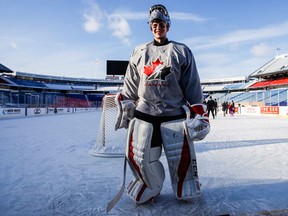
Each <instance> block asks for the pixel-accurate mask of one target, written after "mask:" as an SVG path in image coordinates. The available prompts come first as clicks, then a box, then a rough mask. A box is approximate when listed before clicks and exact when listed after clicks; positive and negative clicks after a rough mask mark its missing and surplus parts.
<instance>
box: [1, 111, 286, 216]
mask: <svg viewBox="0 0 288 216" xmlns="http://www.w3.org/2000/svg"><path fill="white" fill-rule="evenodd" d="M100 115H101V111H100V110H99V111H96V112H89V113H81V114H66V115H54V116H42V117H30V118H17V119H2V120H0V194H1V196H0V215H3V216H12V215H13V216H15V215H19V216H20V215H21V216H26V215H35V216H36V215H37V216H41V215H45V216H46V215H47V216H50V215H69V216H71V215H77V216H78V215H106V205H107V203H108V202H109V201H110V200H111V199H112V198H113V197H114V195H115V194H116V193H117V192H118V191H119V189H120V187H121V184H122V179H123V158H101V157H95V156H92V155H91V154H90V153H89V151H90V150H91V149H92V148H93V146H94V145H95V142H96V136H97V131H98V129H99V121H100ZM287 131H288V118H287V117H286V118H285V117H270V116H269V117H268V116H242V115H235V116H234V117H230V116H226V117H225V118H224V117H223V116H222V115H221V114H218V116H217V118H216V119H211V132H210V134H209V135H208V136H207V137H206V139H205V140H203V141H200V142H197V143H195V148H196V154H197V160H198V172H199V178H200V182H201V185H202V196H201V198H198V199H195V200H193V201H191V202H188V203H186V202H181V201H178V200H177V199H176V198H175V196H174V195H173V192H172V188H171V186H170V177H169V174H168V167H167V163H166V159H165V155H163V156H162V157H161V161H162V162H163V164H164V167H165V170H166V179H165V182H164V187H163V189H162V192H161V194H160V195H159V197H157V198H156V199H155V200H154V201H152V202H150V203H147V204H144V205H136V204H134V203H133V202H132V200H130V198H129V197H128V196H127V195H126V193H124V194H123V196H122V199H121V200H120V201H119V203H118V204H117V205H116V206H115V208H114V209H113V210H112V211H111V212H110V213H109V214H108V215H145V216H146V215H153V216H154V215H155V216H156V215H163V216H164V215H165V216H166V215H173V216H175V215H196V216H198V215H204V216H206V215H207V216H210V215H211V216H214V215H221V214H230V215H265V214H266V215H267V212H273V214H274V215H288V210H287V209H288V157H287V153H288V134H287ZM128 170H129V169H128ZM130 180H131V173H130V170H129V171H128V172H127V180H126V185H127V184H128V183H129V181H130Z"/></svg>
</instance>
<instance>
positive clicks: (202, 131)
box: [184, 104, 210, 141]
mask: <svg viewBox="0 0 288 216" xmlns="http://www.w3.org/2000/svg"><path fill="white" fill-rule="evenodd" d="M189 109H190V119H187V120H186V121H184V125H185V128H186V131H187V133H188V137H190V139H192V140H193V141H199V140H202V139H204V138H205V137H206V135H207V134H208V133H209V132H210V122H209V117H208V113H207V110H206V106H205V105H204V104H194V105H192V106H191V107H189Z"/></svg>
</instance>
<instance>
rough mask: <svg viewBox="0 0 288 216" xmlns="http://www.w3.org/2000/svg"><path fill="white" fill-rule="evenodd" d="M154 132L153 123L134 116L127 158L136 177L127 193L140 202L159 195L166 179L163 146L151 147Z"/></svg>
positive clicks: (129, 131) (128, 137)
mask: <svg viewBox="0 0 288 216" xmlns="http://www.w3.org/2000/svg"><path fill="white" fill-rule="evenodd" d="M152 133H153V125H152V124H151V123H148V122H145V121H142V120H139V119H137V118H134V119H132V121H131V122H130V124H129V128H128V134H127V146H126V158H127V161H128V164H129V166H130V168H131V170H132V172H133V175H134V177H135V179H134V180H132V181H131V183H130V184H129V186H128V187H127V193H128V195H129V196H130V197H131V198H132V199H133V200H134V202H136V203H138V204H140V203H144V202H146V201H147V200H149V199H151V198H153V197H155V196H157V195H158V194H159V193H160V191H161V189H162V186H163V182H164V179H165V173H164V167H163V165H162V163H161V162H160V161H159V158H160V156H161V151H162V150H161V147H156V148H151V139H152Z"/></svg>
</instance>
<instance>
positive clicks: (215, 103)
mask: <svg viewBox="0 0 288 216" xmlns="http://www.w3.org/2000/svg"><path fill="white" fill-rule="evenodd" d="M217 112H218V102H217V99H216V98H215V99H214V115H215V117H216V116H217Z"/></svg>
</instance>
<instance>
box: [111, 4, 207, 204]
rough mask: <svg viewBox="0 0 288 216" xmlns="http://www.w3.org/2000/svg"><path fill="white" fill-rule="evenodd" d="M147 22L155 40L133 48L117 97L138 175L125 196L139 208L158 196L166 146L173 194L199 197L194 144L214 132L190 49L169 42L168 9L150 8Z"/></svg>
mask: <svg viewBox="0 0 288 216" xmlns="http://www.w3.org/2000/svg"><path fill="white" fill-rule="evenodd" d="M148 23H149V27H150V30H151V32H152V34H153V36H154V40H153V41H152V42H149V43H147V44H144V45H140V46H138V47H136V48H135V49H134V51H133V53H132V55H131V57H130V60H129V64H128V67H127V70H126V75H125V80H124V86H123V91H122V92H121V93H118V94H117V96H116V103H117V105H118V118H117V123H116V125H115V129H116V130H117V129H118V128H123V127H125V128H128V131H127V133H128V134H127V146H126V152H125V155H126V158H127V161H128V164H129V166H130V168H131V170H132V173H133V175H134V179H133V180H132V181H131V182H130V184H129V185H128V187H127V193H128V195H129V196H130V197H131V198H132V199H133V200H134V201H135V203H138V204H141V203H144V202H146V201H148V200H150V199H152V198H154V197H156V196H157V195H159V194H160V192H161V189H162V186H163V182H164V178H165V172H164V168H163V165H162V163H161V162H160V161H159V159H160V156H161V152H162V147H163V148H164V151H165V154H166V157H167V161H168V166H169V173H170V177H171V182H172V187H173V191H174V193H175V195H176V197H177V198H178V199H180V200H189V199H191V198H193V197H197V196H200V194H201V193H200V184H199V180H198V174H197V161H196V156H195V150H194V145H193V141H195V140H201V139H203V138H205V136H206V135H207V134H208V133H209V130H210V124H209V119H208V116H207V113H206V107H205V106H204V105H203V104H202V102H203V95H202V89H201V84H200V79H199V75H198V72H197V68H196V63H195V60H194V57H193V54H192V52H191V51H190V49H189V48H188V47H187V46H186V45H184V44H181V43H177V42H175V41H170V40H168V38H167V37H166V34H167V32H168V31H169V28H170V26H171V22H170V17H169V14H168V11H167V9H166V8H165V7H164V6H163V5H154V6H152V7H151V8H150V11H149V22H148ZM185 106H186V107H188V108H189V109H188V110H189V115H188V116H187V114H186V110H185V109H184V107H185Z"/></svg>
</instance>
